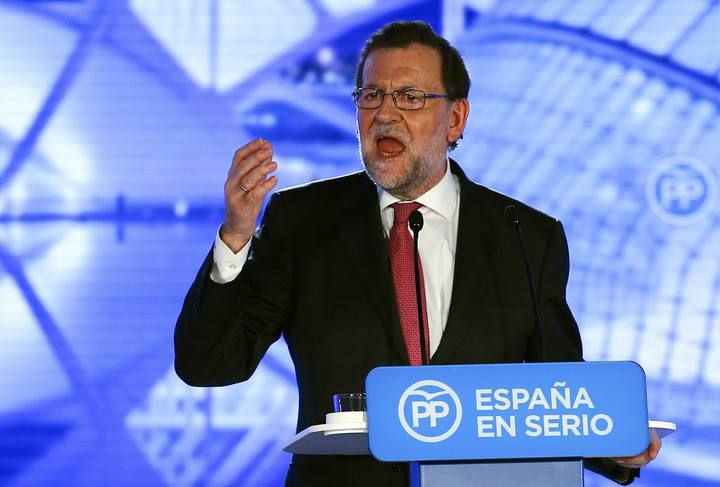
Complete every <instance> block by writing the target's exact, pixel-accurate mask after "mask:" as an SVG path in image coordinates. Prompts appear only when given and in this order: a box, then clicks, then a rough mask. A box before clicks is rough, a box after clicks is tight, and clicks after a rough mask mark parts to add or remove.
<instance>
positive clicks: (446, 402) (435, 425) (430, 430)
mask: <svg viewBox="0 0 720 487" xmlns="http://www.w3.org/2000/svg"><path fill="white" fill-rule="evenodd" d="M398 418H399V419H400V424H402V426H403V428H404V429H405V431H406V432H407V434H409V435H410V436H412V437H413V438H415V439H416V440H420V441H423V442H425V443H437V442H438V441H443V440H445V439H447V438H449V437H450V436H452V434H453V433H455V431H456V430H457V429H458V426H460V420H461V419H462V405H461V404H460V398H459V397H458V395H457V394H456V393H455V391H453V390H452V389H451V388H450V387H449V386H447V385H446V384H443V383H442V382H440V381H436V380H421V381H418V382H416V383H414V384H413V385H411V386H410V387H408V388H407V389H405V392H404V393H403V395H402V397H400V402H399V403H398ZM408 418H409V419H410V421H408Z"/></svg>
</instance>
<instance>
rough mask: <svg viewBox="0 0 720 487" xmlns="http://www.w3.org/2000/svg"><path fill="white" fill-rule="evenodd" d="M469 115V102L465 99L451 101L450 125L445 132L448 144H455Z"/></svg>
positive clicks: (463, 129)
mask: <svg viewBox="0 0 720 487" xmlns="http://www.w3.org/2000/svg"><path fill="white" fill-rule="evenodd" d="M469 114H470V102H469V101H468V100H467V98H462V99H460V100H455V101H453V104H452V108H451V112H450V124H449V125H448V130H447V141H448V143H451V142H455V141H456V140H458V139H459V138H460V137H461V136H462V134H463V132H464V131H465V124H466V123H467V118H468V115H469Z"/></svg>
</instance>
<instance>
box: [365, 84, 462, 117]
mask: <svg viewBox="0 0 720 487" xmlns="http://www.w3.org/2000/svg"><path fill="white" fill-rule="evenodd" d="M365 90H370V91H372V92H375V93H378V94H382V96H381V97H380V98H379V103H378V105H377V106H376V107H363V106H360V105H359V104H358V99H359V96H358V95H360V94H361V93H362V92H363V91H365ZM408 92H415V93H422V105H421V106H419V107H417V108H402V107H399V106H398V101H397V97H398V96H399V95H400V94H406V93H408ZM351 96H352V99H353V103H355V106H356V107H358V108H360V109H362V110H375V109H377V108H380V107H381V106H382V104H383V103H384V102H385V97H386V96H390V97H392V101H393V104H394V105H395V108H397V109H398V110H404V111H407V112H410V111H414V110H420V109H421V108H424V107H425V100H427V99H428V98H429V99H431V100H432V99H436V98H448V95H442V94H440V93H427V92H425V91H423V90H418V89H417V88H403V89H401V90H395V91H393V92H392V93H386V92H385V91H383V90H381V89H380V88H357V89H356V90H355V91H353V92H352V93H351ZM417 98H420V96H417Z"/></svg>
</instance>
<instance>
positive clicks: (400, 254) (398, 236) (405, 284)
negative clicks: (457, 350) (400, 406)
mask: <svg viewBox="0 0 720 487" xmlns="http://www.w3.org/2000/svg"><path fill="white" fill-rule="evenodd" d="M391 206H392V207H393V209H394V210H395V220H394V221H393V226H392V228H391V229H390V268H391V270H392V276H393V284H394V285H395V300H396V302H397V308H398V314H399V316H400V326H401V327H402V333H403V338H404V340H405V348H406V349H407V353H408V359H409V361H410V365H422V353H421V346H420V327H419V326H418V308H417V296H416V294H415V264H414V253H413V252H414V250H413V238H412V235H411V234H410V230H409V229H408V219H409V218H410V213H412V212H413V211H415V210H417V209H418V208H420V207H421V206H422V205H421V204H420V203H393V204H392V205H391ZM418 263H419V266H418V267H419V268H420V291H421V292H420V294H421V296H422V300H421V301H422V307H423V328H424V329H425V344H426V350H427V357H428V360H429V357H430V332H429V329H428V318H427V305H426V301H425V281H424V280H423V272H422V263H421V262H420V260H419V256H418Z"/></svg>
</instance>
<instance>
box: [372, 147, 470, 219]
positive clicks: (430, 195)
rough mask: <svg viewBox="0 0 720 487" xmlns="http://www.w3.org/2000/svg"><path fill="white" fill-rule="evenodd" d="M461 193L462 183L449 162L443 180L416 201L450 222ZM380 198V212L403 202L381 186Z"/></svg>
mask: <svg viewBox="0 0 720 487" xmlns="http://www.w3.org/2000/svg"><path fill="white" fill-rule="evenodd" d="M459 191H460V183H459V182H458V179H457V177H456V176H455V175H454V174H453V173H452V171H450V161H449V160H448V161H447V164H446V166H445V174H444V175H443V177H442V179H441V180H440V181H439V182H438V183H437V184H436V185H435V186H433V187H432V188H430V189H429V190H427V191H426V192H425V193H423V194H422V195H420V196H418V197H417V198H416V199H415V201H417V202H418V203H420V204H421V205H423V206H424V207H425V208H428V209H429V210H432V211H434V212H435V213H437V214H439V215H440V216H442V217H443V218H445V219H447V220H450V219H452V217H453V213H454V211H455V208H456V207H457V205H456V203H457V199H458V193H459ZM378 196H379V198H380V211H384V210H385V209H386V208H387V207H388V206H390V205H392V204H393V203H395V202H398V201H402V200H401V199H400V198H398V197H396V196H393V195H392V194H390V193H388V192H387V191H385V190H384V189H383V188H381V187H380V186H378Z"/></svg>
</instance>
